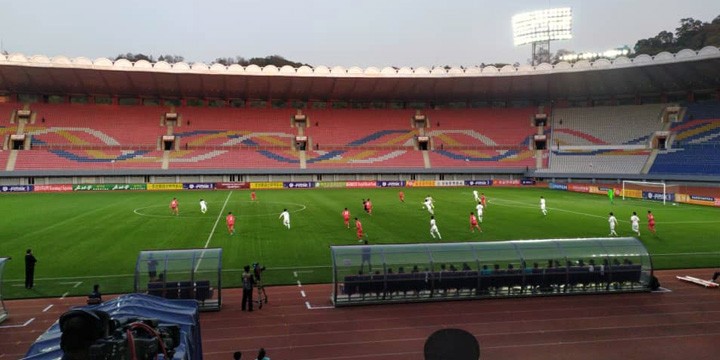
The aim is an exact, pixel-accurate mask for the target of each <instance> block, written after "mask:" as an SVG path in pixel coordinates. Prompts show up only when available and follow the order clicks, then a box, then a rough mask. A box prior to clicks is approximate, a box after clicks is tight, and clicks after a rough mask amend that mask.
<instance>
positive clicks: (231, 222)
mask: <svg viewBox="0 0 720 360" xmlns="http://www.w3.org/2000/svg"><path fill="white" fill-rule="evenodd" d="M225 222H226V223H227V229H228V234H230V235H235V215H233V213H232V211H231V212H229V213H228V214H227V216H226V217H225Z"/></svg>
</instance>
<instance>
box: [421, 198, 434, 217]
mask: <svg viewBox="0 0 720 360" xmlns="http://www.w3.org/2000/svg"><path fill="white" fill-rule="evenodd" d="M423 207H424V208H425V209H427V211H428V212H429V213H430V214H432V215H435V210H434V209H435V205H433V203H432V198H431V197H429V196H428V197H426V198H425V201H424V202H423Z"/></svg>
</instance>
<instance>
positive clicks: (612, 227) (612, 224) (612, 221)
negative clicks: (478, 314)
mask: <svg viewBox="0 0 720 360" xmlns="http://www.w3.org/2000/svg"><path fill="white" fill-rule="evenodd" d="M608 223H609V224H610V236H618V234H617V233H616V232H615V227H616V226H617V223H618V221H617V219H616V218H615V215H613V213H610V217H609V218H608Z"/></svg>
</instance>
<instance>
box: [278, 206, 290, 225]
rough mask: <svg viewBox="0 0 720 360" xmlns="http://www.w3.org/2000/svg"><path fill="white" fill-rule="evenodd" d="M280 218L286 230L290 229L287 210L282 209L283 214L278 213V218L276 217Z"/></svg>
mask: <svg viewBox="0 0 720 360" xmlns="http://www.w3.org/2000/svg"><path fill="white" fill-rule="evenodd" d="M280 218H282V221H283V225H284V226H285V227H286V228H288V229H289V228H290V213H289V212H288V210H287V209H283V212H281V213H280V216H278V219H280Z"/></svg>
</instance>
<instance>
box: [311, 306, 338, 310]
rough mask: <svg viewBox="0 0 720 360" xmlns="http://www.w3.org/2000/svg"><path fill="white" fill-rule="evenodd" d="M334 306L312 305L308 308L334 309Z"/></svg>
mask: <svg viewBox="0 0 720 360" xmlns="http://www.w3.org/2000/svg"><path fill="white" fill-rule="evenodd" d="M334 308H335V307H334V306H313V307H311V308H310V310H323V309H334Z"/></svg>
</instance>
